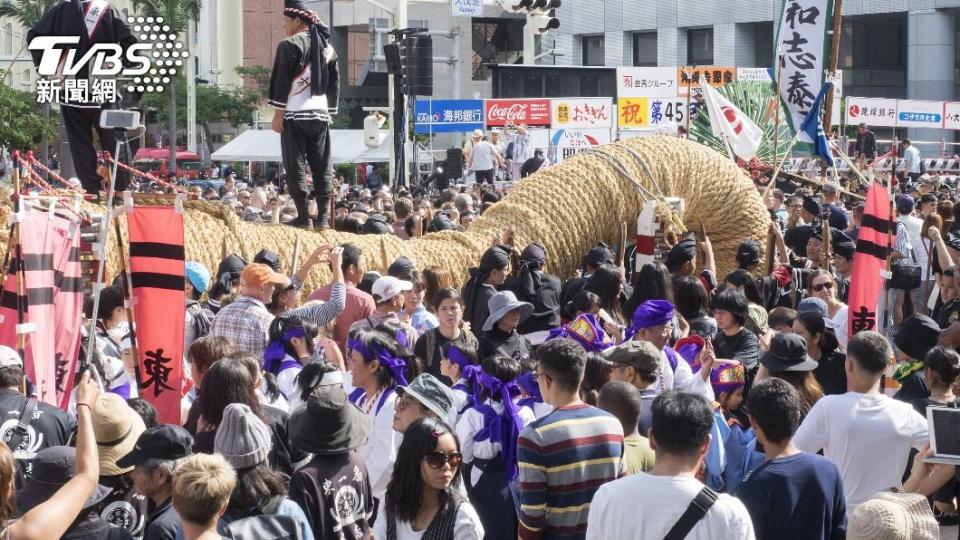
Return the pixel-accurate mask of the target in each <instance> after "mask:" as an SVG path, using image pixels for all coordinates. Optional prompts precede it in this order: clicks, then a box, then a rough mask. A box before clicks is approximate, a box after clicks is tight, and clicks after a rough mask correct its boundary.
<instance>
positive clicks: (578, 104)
mask: <svg viewBox="0 0 960 540" xmlns="http://www.w3.org/2000/svg"><path fill="white" fill-rule="evenodd" d="M550 111H551V116H552V118H553V123H552V127H553V129H569V128H577V129H590V128H608V129H609V128H610V127H612V126H613V121H614V112H613V103H611V102H610V99H609V98H563V99H551V100H550Z"/></svg>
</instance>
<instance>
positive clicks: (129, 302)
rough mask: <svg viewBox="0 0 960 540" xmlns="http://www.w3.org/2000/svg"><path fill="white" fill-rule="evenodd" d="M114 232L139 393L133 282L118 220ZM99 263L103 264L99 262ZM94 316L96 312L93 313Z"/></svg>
mask: <svg viewBox="0 0 960 540" xmlns="http://www.w3.org/2000/svg"><path fill="white" fill-rule="evenodd" d="M113 226H114V233H116V237H117V253H118V254H119V255H120V282H121V283H122V284H123V299H124V300H125V302H124V303H125V304H126V309H127V320H128V321H129V322H130V350H131V352H132V353H133V376H134V379H135V380H136V382H137V395H140V389H141V388H142V386H140V384H141V379H142V377H140V351H139V348H138V347H137V329H136V326H137V325H136V324H134V318H133V284H132V283H130V273H129V271H128V270H127V258H126V257H124V256H123V238H122V237H121V236H120V220H118V219H115V220H114V221H113ZM101 264H103V263H102V262H101ZM94 317H96V314H94Z"/></svg>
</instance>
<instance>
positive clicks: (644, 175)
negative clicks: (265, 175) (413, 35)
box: [0, 136, 770, 291]
mask: <svg viewBox="0 0 960 540" xmlns="http://www.w3.org/2000/svg"><path fill="white" fill-rule="evenodd" d="M669 196H676V197H682V198H683V199H684V201H685V203H686V209H685V214H684V215H683V216H682V218H683V221H684V223H685V224H686V226H687V228H689V229H691V230H699V229H700V223H701V221H702V223H703V227H704V228H705V230H706V232H707V234H708V235H709V237H710V239H711V241H712V243H713V247H714V252H715V253H716V256H717V268H718V271H719V273H720V277H721V278H722V277H723V276H724V275H725V274H726V273H727V272H729V271H731V270H733V269H735V268H736V263H735V262H734V254H735V253H736V249H737V246H738V245H739V243H740V242H741V241H743V240H744V239H746V238H754V239H756V240H758V241H759V242H760V244H761V246H762V245H764V244H765V242H764V239H765V238H766V234H767V229H768V227H769V223H770V219H769V215H768V213H767V211H766V209H765V208H764V206H763V203H762V202H761V199H760V196H759V194H758V192H757V190H756V188H755V187H754V184H753V182H751V180H750V179H749V178H748V177H747V176H746V175H745V174H744V173H743V172H742V170H741V169H739V168H738V167H736V165H734V164H733V163H732V162H731V161H730V160H729V159H727V158H725V157H724V156H722V155H720V154H718V153H717V152H715V151H713V150H711V149H709V148H707V147H706V146H703V145H701V144H698V143H695V142H690V141H687V140H684V139H678V138H674V137H662V136H654V137H646V138H632V139H628V140H625V141H620V142H617V143H613V144H609V145H605V146H602V147H599V148H598V149H597V150H596V151H594V152H587V153H581V154H578V155H576V156H574V157H572V158H569V159H567V160H565V161H563V162H562V163H561V164H559V165H557V166H555V167H550V168H548V169H546V170H544V171H541V172H538V173H536V174H534V175H532V176H530V177H529V178H527V179H525V180H523V181H522V182H519V183H518V184H516V185H515V187H514V188H513V189H512V191H511V192H510V193H509V195H508V196H507V197H505V198H504V199H503V200H502V201H501V202H499V203H497V204H496V205H494V206H493V207H491V208H490V209H489V210H488V211H486V212H485V213H484V214H483V215H482V216H481V217H480V218H478V219H477V220H476V221H475V222H474V223H473V224H471V225H470V227H469V230H468V231H467V232H463V233H461V232H453V231H444V232H440V233H432V234H427V235H424V236H423V237H422V238H419V239H415V240H407V241H404V240H400V239H399V238H396V237H394V236H393V235H383V236H378V235H354V234H348V233H339V232H333V231H323V232H316V231H314V232H310V231H303V230H300V229H295V228H292V227H287V226H279V225H263V224H254V223H249V222H245V221H243V220H241V219H240V218H239V217H238V216H237V215H236V213H235V212H234V211H233V210H231V209H230V208H228V207H226V206H224V205H221V204H219V203H210V202H206V201H202V200H200V201H186V202H185V207H186V219H185V228H186V235H185V248H186V257H187V260H196V261H200V262H202V263H203V264H205V265H206V266H207V267H208V268H210V269H211V271H215V270H216V268H217V265H218V264H219V261H220V259H221V254H222V250H223V246H224V245H226V248H227V250H228V253H237V254H238V255H240V256H242V257H243V258H244V259H245V260H247V261H251V260H252V259H253V256H254V255H255V254H256V253H257V252H258V251H259V250H260V249H262V248H268V249H271V250H273V251H275V252H277V254H278V255H279V256H280V260H281V261H284V263H283V264H284V271H286V270H287V268H288V267H289V266H290V264H291V260H292V258H293V251H294V245H295V243H296V237H297V236H298V235H299V236H300V238H301V243H302V256H301V259H300V260H301V261H303V260H305V259H306V257H307V256H308V255H309V254H310V253H311V252H312V251H313V249H314V248H316V247H317V246H320V245H322V244H332V243H340V242H353V243H355V244H357V245H358V246H360V248H361V249H362V250H363V252H364V255H365V259H366V265H367V268H368V269H374V270H379V271H381V272H382V271H384V270H385V268H384V267H383V266H384V262H386V264H389V263H390V262H392V261H393V260H394V259H396V258H397V257H398V256H400V255H406V256H407V257H409V258H410V259H411V260H412V261H413V262H414V263H415V264H416V265H417V267H418V268H425V267H426V266H430V265H437V266H441V267H444V268H447V269H449V270H450V272H451V274H452V275H453V278H454V281H455V282H456V283H457V284H460V285H462V284H463V282H464V281H465V280H466V278H467V275H468V273H467V271H468V269H469V268H470V267H471V266H475V265H476V264H477V262H478V261H479V259H480V255H481V254H482V253H483V251H484V250H485V249H487V248H488V247H489V246H490V245H491V241H492V239H493V238H494V236H495V235H496V234H498V233H499V232H500V231H502V230H503V229H505V228H506V227H508V226H513V227H514V229H515V231H516V232H515V243H516V245H517V246H520V247H521V248H522V247H523V246H525V245H527V244H528V243H530V242H539V243H540V244H541V245H543V246H544V248H545V249H546V252H547V265H548V267H549V271H550V272H553V273H556V274H558V275H560V276H564V277H566V276H570V275H571V274H572V273H573V272H574V271H575V270H576V268H577V267H578V266H579V265H580V262H581V258H582V257H583V255H584V253H586V251H587V250H589V249H590V247H592V246H593V245H595V244H596V243H597V242H598V241H601V240H603V241H606V242H608V243H613V242H615V240H616V236H617V229H618V225H619V224H620V223H623V222H626V223H627V224H628V227H627V234H628V237H632V236H633V231H634V230H635V224H636V219H637V216H638V214H639V212H640V210H641V208H642V206H643V203H644V201H645V200H648V199H649V198H657V199H658V200H660V201H661V202H662V198H663V197H669ZM9 205H10V203H9V201H4V203H3V205H0V219H3V221H4V222H6V216H7V214H8V213H9V211H10V206H9ZM88 209H90V210H96V208H95V207H89V208H88ZM100 210H101V211H102V208H101V209H100ZM668 212H669V210H668V207H667V206H666V205H665V204H661V205H660V206H659V211H658V214H659V215H660V216H661V217H664V216H666V215H667V213H668ZM118 219H120V220H121V229H122V230H123V231H124V233H123V234H124V235H125V234H126V232H125V231H126V224H125V223H123V221H125V218H124V217H123V216H121V217H119V218H118ZM110 232H111V240H110V243H109V249H110V253H109V255H108V261H109V264H108V275H109V276H112V275H114V274H115V273H116V271H117V268H118V266H119V257H118V254H117V250H116V241H115V239H114V238H113V236H112V235H113V227H111V229H110ZM0 234H3V235H6V234H7V231H6V230H4V232H3V233H0ZM381 239H382V240H381ZM0 240H3V242H2V244H0V250H5V249H6V245H7V242H6V237H3V238H0ZM124 240H125V241H126V239H124ZM381 241H382V244H381ZM701 262H702V261H701ZM321 266H322V265H321ZM329 277H330V275H329V270H328V269H327V268H325V267H323V268H318V269H315V270H314V271H313V272H312V273H311V275H310V276H309V278H308V279H307V280H306V286H305V287H304V290H306V291H311V290H313V289H315V288H317V287H318V286H321V285H322V284H323V283H325V282H326V281H327V280H328V279H329Z"/></svg>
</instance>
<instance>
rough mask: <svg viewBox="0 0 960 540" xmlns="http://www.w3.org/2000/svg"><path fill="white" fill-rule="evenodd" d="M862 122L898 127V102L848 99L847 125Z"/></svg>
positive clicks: (858, 98) (893, 100)
mask: <svg viewBox="0 0 960 540" xmlns="http://www.w3.org/2000/svg"><path fill="white" fill-rule="evenodd" d="M801 120H802V119H801ZM861 122H862V123H865V124H867V125H868V126H879V127H894V126H895V125H897V100H895V99H882V98H860V97H848V98H847V124H850V125H857V124H860V123H861Z"/></svg>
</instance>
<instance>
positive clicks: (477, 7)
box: [450, 0, 483, 17]
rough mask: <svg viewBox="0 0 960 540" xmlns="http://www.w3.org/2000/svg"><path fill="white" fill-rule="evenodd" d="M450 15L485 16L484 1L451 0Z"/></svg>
mask: <svg viewBox="0 0 960 540" xmlns="http://www.w3.org/2000/svg"><path fill="white" fill-rule="evenodd" d="M450 15H453V16H454V17H483V1H482V0H450Z"/></svg>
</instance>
